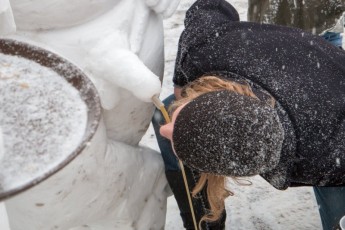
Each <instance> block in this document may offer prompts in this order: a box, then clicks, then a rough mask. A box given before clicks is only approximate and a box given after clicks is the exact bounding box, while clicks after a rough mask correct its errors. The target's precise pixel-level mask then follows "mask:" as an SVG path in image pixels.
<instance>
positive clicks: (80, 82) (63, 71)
mask: <svg viewBox="0 0 345 230" xmlns="http://www.w3.org/2000/svg"><path fill="white" fill-rule="evenodd" d="M0 53H4V54H8V55H17V56H20V57H24V58H27V59H30V60H32V61H35V62H37V63H39V64H41V65H43V66H46V67H48V68H51V69H52V70H54V71H56V72H57V73H59V74H60V75H61V76H63V77H65V79H66V80H67V81H68V82H69V83H71V84H72V85H73V86H74V87H75V88H77V89H78V91H79V92H80V94H81V97H82V98H83V100H84V101H85V103H86V105H87V107H88V122H87V127H86V132H85V134H84V137H83V141H82V142H81V144H80V145H79V146H78V147H77V149H75V150H74V151H73V152H72V153H71V154H70V155H68V157H67V158H66V159H64V160H63V161H61V162H59V163H58V164H57V165H56V166H55V167H53V168H51V169H49V170H47V171H46V172H45V173H44V174H43V175H41V176H38V177H36V178H32V180H31V181H30V182H27V183H24V184H21V185H19V186H17V187H15V188H12V189H9V190H8V191H5V190H4V191H0V202H1V201H3V200H5V199H8V198H10V197H12V196H14V195H17V194H18V193H21V192H23V191H25V190H27V189H29V188H31V187H33V186H35V185H37V184H39V183H40V182H42V181H44V180H45V179H47V178H48V177H50V176H52V175H53V174H55V173H56V172H58V171H59V170H61V169H62V168H64V167H65V166H66V165H67V164H68V163H70V162H71V161H72V160H73V159H74V158H75V157H77V156H78V155H79V154H80V153H81V152H82V151H83V150H84V149H85V147H86V146H87V144H88V142H89V141H91V139H92V137H93V135H94V134H95V132H96V130H97V128H98V125H99V122H100V120H101V103H100V98H99V95H98V93H97V90H96V87H95V86H94V85H93V83H92V82H91V81H90V80H89V78H88V77H87V76H86V74H85V73H84V72H83V71H81V70H80V69H79V68H78V67H77V66H76V65H74V64H72V63H71V62H70V61H68V60H66V59H64V58H62V57H61V56H59V55H57V54H55V53H53V52H51V51H48V50H45V49H43V48H40V47H38V46H35V45H31V44H28V43H24V42H19V41H16V40H12V39H0ZM66 67H67V68H66Z"/></svg>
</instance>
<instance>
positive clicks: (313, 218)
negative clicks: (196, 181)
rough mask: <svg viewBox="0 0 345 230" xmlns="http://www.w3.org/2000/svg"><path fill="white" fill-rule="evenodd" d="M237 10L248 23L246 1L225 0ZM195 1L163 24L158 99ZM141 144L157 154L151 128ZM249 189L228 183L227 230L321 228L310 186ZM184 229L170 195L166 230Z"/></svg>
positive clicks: (256, 181)
mask: <svg viewBox="0 0 345 230" xmlns="http://www.w3.org/2000/svg"><path fill="white" fill-rule="evenodd" d="M228 1H229V2H230V3H231V4H233V6H234V7H235V8H236V9H237V11H238V12H239V14H240V18H241V20H247V8H248V1H247V0H228ZM194 2H195V1H194V0H181V2H180V5H179V7H178V9H177V11H175V13H174V15H173V16H172V17H170V18H168V19H166V20H165V21H164V31H165V71H164V81H163V89H162V93H161V96H160V98H161V99H164V98H165V97H167V96H169V95H170V94H171V93H172V92H173V83H172V76H173V70H174V61H175V57H176V52H177V44H178V38H179V35H180V33H181V32H182V30H183V20H184V16H185V11H186V10H187V9H188V8H189V6H190V5H191V4H193V3H194ZM142 143H143V144H145V145H148V146H149V147H151V148H153V149H156V150H157V151H159V148H158V145H157V143H156V139H155V135H154V132H153V129H152V127H150V129H149V130H148V132H147V133H146V135H145V136H144V138H143V140H142ZM248 179H249V180H250V181H251V182H252V183H253V184H252V185H250V186H241V185H236V184H235V183H233V182H231V181H229V184H228V186H229V188H230V190H231V191H233V192H234V193H235V195H234V196H232V197H229V198H228V199H227V200H226V210H227V220H226V229H227V230H228V229H231V230H240V229H246V230H248V229H249V230H251V229H262V230H270V229H272V230H279V229H282V230H283V229H284V230H290V229H291V230H294V229H303V230H307V229H313V230H317V229H322V227H321V220H320V217H319V212H318V206H317V203H316V200H315V196H314V193H313V189H312V188H311V187H299V188H289V189H287V190H285V191H279V190H276V189H275V188H273V187H272V186H271V185H270V184H268V183H267V182H266V181H265V180H264V179H262V178H261V177H259V176H255V177H252V178H248ZM180 229H183V225H182V220H181V218H180V215H179V210H178V207H177V204H176V201H175V198H174V197H173V196H170V197H169V198H168V206H167V216H166V225H165V230H180Z"/></svg>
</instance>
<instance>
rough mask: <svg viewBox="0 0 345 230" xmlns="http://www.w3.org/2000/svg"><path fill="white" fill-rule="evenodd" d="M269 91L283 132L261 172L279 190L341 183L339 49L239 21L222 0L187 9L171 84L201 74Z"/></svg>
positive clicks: (344, 106)
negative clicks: (273, 162)
mask: <svg viewBox="0 0 345 230" xmlns="http://www.w3.org/2000/svg"><path fill="white" fill-rule="evenodd" d="M209 73H211V74H217V75H220V76H222V77H225V78H228V79H231V80H236V81H237V80H238V81H247V82H249V83H250V84H251V85H252V87H253V89H254V91H256V92H258V94H260V92H264V93H266V94H270V95H271V96H273V97H274V99H275V100H276V109H277V111H278V114H279V117H280V120H281V122H282V124H283V127H284V131H285V140H284V143H283V150H282V153H281V159H280V163H279V165H278V167H276V168H275V169H273V170H272V171H270V172H269V173H266V174H264V175H261V176H262V177H263V178H265V179H266V180H267V181H268V182H269V183H271V184H272V185H273V186H274V187H276V188H278V189H286V188H287V187H289V186H298V185H318V186H327V185H333V186H334V185H344V184H345V120H344V119H345V52H344V51H342V50H340V49H338V48H335V47H334V46H333V45H331V44H328V43H327V42H326V41H324V40H323V39H322V38H320V37H318V36H314V35H312V34H310V33H307V32H304V31H302V30H300V29H295V28H288V27H282V26H275V25H268V24H257V23H250V22H239V16H238V13H237V11H236V10H235V9H234V8H233V7H232V6H231V5H230V4H229V3H227V2H226V1H224V0H199V1H197V2H196V3H195V4H194V5H193V6H192V7H191V8H190V9H189V10H188V11H187V14H186V19H185V30H184V31H183V33H182V35H181V37H180V41H179V50H178V54H177V60H176V66H175V74H174V79H173V81H174V83H175V85H177V86H184V85H186V84H187V83H188V82H191V81H193V80H195V79H197V78H199V77H201V76H202V75H204V74H209Z"/></svg>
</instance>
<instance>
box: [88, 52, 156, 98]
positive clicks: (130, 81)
mask: <svg viewBox="0 0 345 230" xmlns="http://www.w3.org/2000/svg"><path fill="white" fill-rule="evenodd" d="M103 48H106V49H103ZM103 48H102V47H97V46H96V47H95V48H94V49H92V50H91V55H92V56H95V57H102V59H101V60H98V61H96V62H90V63H89V65H93V66H89V67H91V69H94V70H96V71H97V72H98V73H100V75H99V76H102V78H103V79H104V80H106V81H107V82H110V83H112V84H113V85H115V86H118V87H121V88H125V89H127V90H128V91H130V92H131V93H133V94H134V96H136V97H137V98H139V99H140V100H142V101H144V102H151V97H152V96H153V95H156V94H159V93H160V91H161V82H160V80H159V77H158V76H156V75H155V74H154V73H153V72H152V71H151V70H150V69H149V68H148V67H147V66H145V64H144V63H143V62H142V61H141V60H140V59H139V57H138V56H137V55H136V54H135V53H133V52H132V51H130V50H129V49H123V48H118V47H115V48H109V47H103Z"/></svg>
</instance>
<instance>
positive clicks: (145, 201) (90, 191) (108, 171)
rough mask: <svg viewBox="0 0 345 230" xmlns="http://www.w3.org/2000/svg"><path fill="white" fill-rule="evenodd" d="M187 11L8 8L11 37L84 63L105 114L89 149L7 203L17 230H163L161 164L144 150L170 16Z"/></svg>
mask: <svg viewBox="0 0 345 230" xmlns="http://www.w3.org/2000/svg"><path fill="white" fill-rule="evenodd" d="M178 2H179V0H173V1H172V0H115V1H114V0H102V1H88V0H75V1H69V0H50V1H46V0H33V1H32V0H0V34H1V35H2V37H6V38H12V39H16V40H20V41H24V42H28V43H31V44H34V45H38V46H40V47H43V48H45V49H47V50H51V51H53V52H55V53H57V54H59V55H61V56H63V57H65V58H66V59H68V60H70V61H71V62H73V63H74V64H76V65H77V66H78V67H80V68H81V69H82V70H84V72H85V73H86V74H87V75H88V76H89V77H90V79H91V81H92V82H93V83H94V84H95V86H96V88H97V90H98V93H99V95H100V98H101V104H102V107H103V111H102V114H103V116H102V120H101V123H100V125H99V127H98V130H97V132H96V134H95V136H94V137H93V139H92V141H91V144H90V146H89V147H88V148H86V149H85V150H84V151H83V152H82V153H81V154H80V155H79V156H78V157H77V158H76V159H74V160H73V161H72V162H71V163H70V164H68V165H67V166H65V167H64V168H63V169H62V170H60V171H59V172H57V173H56V174H54V175H53V176H52V177H50V178H48V179H47V180H45V181H43V182H42V183H40V184H38V185H36V186H34V187H33V188H31V189H29V190H27V191H25V192H23V193H21V194H19V195H17V196H15V197H13V198H10V199H8V200H6V201H5V205H6V208H7V213H8V217H9V223H10V226H11V229H12V230H17V229H27V230H31V229H32V230H39V229H63V230H65V229H162V228H163V227H164V222H165V209H166V206H165V205H166V196H167V194H166V186H167V182H166V180H165V177H164V173H163V170H164V168H163V164H162V161H161V157H160V156H159V154H158V153H157V152H155V151H153V150H151V149H148V148H144V147H141V146H139V145H138V143H139V141H140V139H141V138H142V136H143V135H144V133H145V131H146V129H147V127H148V125H149V123H150V120H151V116H152V113H153V105H152V103H149V102H150V98H151V96H152V95H154V94H158V93H159V91H160V85H161V82H160V79H159V77H161V76H162V75H163V66H164V56H163V27H162V16H163V17H168V16H170V15H171V14H172V13H173V12H174V11H175V9H176V7H177V5H178ZM4 154H6V153H4ZM0 219H1V217H0Z"/></svg>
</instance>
